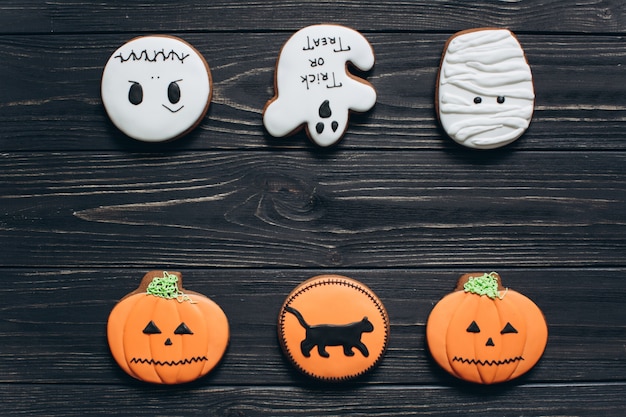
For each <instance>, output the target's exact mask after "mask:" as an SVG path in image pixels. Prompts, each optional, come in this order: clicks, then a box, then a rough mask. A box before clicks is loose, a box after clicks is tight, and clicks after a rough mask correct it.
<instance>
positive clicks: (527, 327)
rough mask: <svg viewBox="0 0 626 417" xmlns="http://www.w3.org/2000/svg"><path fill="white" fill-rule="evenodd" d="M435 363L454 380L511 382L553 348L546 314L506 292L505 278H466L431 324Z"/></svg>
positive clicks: (437, 307)
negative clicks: (548, 346)
mask: <svg viewBox="0 0 626 417" xmlns="http://www.w3.org/2000/svg"><path fill="white" fill-rule="evenodd" d="M426 340H427V342H428V348H429V350H430V353H431V354H432V356H433V358H434V359H435V361H436V362H437V363H438V364H439V365H440V366H441V367H442V368H443V369H445V370H446V371H448V372H449V373H450V374H452V375H454V376H456V377H458V378H461V379H464V380H466V381H470V382H475V383H479V384H494V383H499V382H505V381H509V380H511V379H514V378H517V377H518V376H520V375H522V374H524V373H526V372H527V371H529V370H530V369H531V368H532V367H533V366H534V365H535V364H536V363H537V361H539V358H541V355H542V354H543V351H544V349H545V347H546V343H547V342H548V326H547V324H546V320H545V318H544V316H543V313H542V312H541V310H540V309H539V307H537V305H536V304H535V303H533V302H532V301H531V300H530V299H529V298H527V297H526V296H524V295H522V294H520V293H518V292H516V291H513V290H510V289H505V288H503V287H502V284H501V282H500V276H499V275H498V274H496V273H495V272H491V273H488V274H483V273H470V274H465V275H463V276H461V278H460V279H459V282H458V284H457V287H456V289H455V291H454V292H452V293H451V294H448V295H447V296H445V297H444V298H443V299H441V300H440V301H439V302H438V303H437V305H435V307H434V308H433V310H432V312H431V313H430V316H429V317H428V322H427V323H426Z"/></svg>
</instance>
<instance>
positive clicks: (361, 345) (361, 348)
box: [354, 342, 370, 358]
mask: <svg viewBox="0 0 626 417" xmlns="http://www.w3.org/2000/svg"><path fill="white" fill-rule="evenodd" d="M354 347H355V348H357V349H358V350H359V351H360V352H361V353H362V354H363V356H365V357H366V358H367V357H368V356H369V355H370V352H369V350H367V346H365V344H364V343H363V342H359V343H357V344H356V345H354Z"/></svg>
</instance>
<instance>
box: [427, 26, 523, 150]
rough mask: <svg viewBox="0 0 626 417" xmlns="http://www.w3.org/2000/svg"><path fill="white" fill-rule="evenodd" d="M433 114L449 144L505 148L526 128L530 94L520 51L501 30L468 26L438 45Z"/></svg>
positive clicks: (481, 147) (514, 42) (507, 32)
mask: <svg viewBox="0 0 626 417" xmlns="http://www.w3.org/2000/svg"><path fill="white" fill-rule="evenodd" d="M435 101H436V107H437V115H438V117H439V120H440V122H441V125H442V127H443V129H444V130H445V132H446V134H448V136H450V137H451V138H452V139H453V140H454V141H455V142H457V143H459V144H461V145H464V146H467V147H470V148H476V149H492V148H498V147H501V146H505V145H507V144H509V143H511V142H513V141H515V140H516V139H518V138H519V137H520V136H521V135H522V134H523V133H524V132H525V131H526V129H527V128H528V125H529V124H530V120H531V118H532V115H533V106H534V102H535V93H534V88H533V81H532V73H531V71H530V66H529V65H528V62H527V61H526V57H525V55H524V51H523V50H522V47H521V45H520V43H519V42H518V40H517V39H516V38H515V36H514V35H513V34H512V33H511V32H510V31H508V30H506V29H490V28H482V29H472V30H466V31H462V32H458V33H456V34H455V35H453V36H452V37H451V38H450V39H449V40H448V42H447V43H446V46H445V48H444V53H443V57H442V60H441V67H440V68H439V77H438V80H437V91H436V98H435Z"/></svg>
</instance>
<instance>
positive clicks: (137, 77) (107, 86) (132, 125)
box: [101, 36, 212, 142]
mask: <svg viewBox="0 0 626 417" xmlns="http://www.w3.org/2000/svg"><path fill="white" fill-rule="evenodd" d="M211 93H212V91H211V73H210V71H209V67H208V65H207V63H206V61H205V60H204V58H203V57H202V56H201V55H200V53H199V52H198V51H197V50H196V49H195V48H193V47H192V46H191V45H189V44H188V43H187V42H185V41H183V40H182V39H178V38H175V37H172V36H145V37H140V38H135V39H133V40H131V41H129V42H128V43H126V44H124V45H122V46H121V47H120V48H119V49H118V50H116V51H115V52H114V53H113V55H111V57H110V58H109V60H108V62H107V64H106V66H105V67H104V72H103V74H102V85H101V95H102V103H103V104H104V107H105V109H106V111H107V114H108V115H109V117H110V119H111V121H112V122H113V123H114V124H115V126H117V127H118V128H119V129H120V130H121V131H122V132H124V133H125V134H126V135H128V136H130V137H132V138H135V139H138V140H142V141H146V142H162V141H166V140H170V139H174V138H177V137H180V136H182V135H184V134H186V133H187V132H188V131H190V130H191V129H192V128H193V127H194V126H195V125H196V124H197V123H198V122H199V121H200V119H202V118H203V117H204V115H205V114H206V111H207V109H208V107H209V102H210V100H211Z"/></svg>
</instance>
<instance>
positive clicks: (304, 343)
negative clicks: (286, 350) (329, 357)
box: [300, 339, 315, 358]
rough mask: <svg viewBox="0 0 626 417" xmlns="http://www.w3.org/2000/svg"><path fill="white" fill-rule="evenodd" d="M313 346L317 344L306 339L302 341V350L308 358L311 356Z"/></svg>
mask: <svg viewBox="0 0 626 417" xmlns="http://www.w3.org/2000/svg"><path fill="white" fill-rule="evenodd" d="M313 346H315V345H314V344H313V343H311V342H309V341H308V340H306V339H304V340H303V341H302V343H300V351H301V352H302V354H303V355H304V357H305V358H308V357H309V356H311V349H313Z"/></svg>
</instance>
